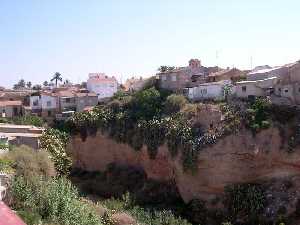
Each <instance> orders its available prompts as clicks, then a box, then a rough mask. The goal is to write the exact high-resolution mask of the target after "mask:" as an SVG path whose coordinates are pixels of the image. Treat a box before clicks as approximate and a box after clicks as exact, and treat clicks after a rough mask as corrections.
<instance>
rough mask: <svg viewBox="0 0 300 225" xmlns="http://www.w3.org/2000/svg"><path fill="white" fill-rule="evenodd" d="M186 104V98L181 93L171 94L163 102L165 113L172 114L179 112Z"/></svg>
mask: <svg viewBox="0 0 300 225" xmlns="http://www.w3.org/2000/svg"><path fill="white" fill-rule="evenodd" d="M186 104H187V100H186V98H185V97H184V96H183V95H176V94H172V95H170V96H168V97H167V100H166V102H165V113H166V114H172V113H176V112H179V111H180V109H182V108H183V107H184V106H185V105H186Z"/></svg>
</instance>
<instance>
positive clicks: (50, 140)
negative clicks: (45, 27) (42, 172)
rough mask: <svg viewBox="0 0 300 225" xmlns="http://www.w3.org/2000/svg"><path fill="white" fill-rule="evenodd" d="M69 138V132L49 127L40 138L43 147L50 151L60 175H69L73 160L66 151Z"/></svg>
mask: <svg viewBox="0 0 300 225" xmlns="http://www.w3.org/2000/svg"><path fill="white" fill-rule="evenodd" d="M68 140H69V136H68V135H67V133H64V132H61V131H59V130H56V129H47V130H46V131H44V133H43V135H42V137H41V138H40V141H41V148H42V149H45V150H47V151H48V152H49V153H50V157H51V159H52V160H53V162H54V166H55V169H56V171H57V173H58V175H59V176H62V175H67V174H68V173H69V172H70V169H71V165H72V161H71V159H70V157H69V156H68V155H67V153H66V146H67V144H68Z"/></svg>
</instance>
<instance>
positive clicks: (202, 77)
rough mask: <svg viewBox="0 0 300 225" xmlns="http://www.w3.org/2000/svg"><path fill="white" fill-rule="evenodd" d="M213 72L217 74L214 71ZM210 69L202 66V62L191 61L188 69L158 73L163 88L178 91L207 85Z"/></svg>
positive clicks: (179, 68) (180, 68)
mask: <svg viewBox="0 0 300 225" xmlns="http://www.w3.org/2000/svg"><path fill="white" fill-rule="evenodd" d="M211 72H215V70H212V71H211ZM209 73H210V69H209V68H207V67H204V66H202V65H201V62H200V60H198V59H191V60H190V61H189V65H188V66H187V67H178V68H174V69H173V68H172V69H169V70H167V71H163V72H160V73H158V74H157V75H158V78H159V85H160V87H161V88H164V89H167V90H172V91H178V90H182V89H184V88H186V87H196V86H198V85H199V84H202V83H205V82H206V78H207V76H208V74H209Z"/></svg>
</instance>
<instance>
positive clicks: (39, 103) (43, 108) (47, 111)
mask: <svg viewBox="0 0 300 225" xmlns="http://www.w3.org/2000/svg"><path fill="white" fill-rule="evenodd" d="M30 108H31V111H32V113H35V114H37V115H39V116H42V117H52V116H54V115H55V113H56V111H57V108H58V98H57V96H55V95H54V94H52V93H48V92H37V93H34V94H32V95H31V96H30Z"/></svg>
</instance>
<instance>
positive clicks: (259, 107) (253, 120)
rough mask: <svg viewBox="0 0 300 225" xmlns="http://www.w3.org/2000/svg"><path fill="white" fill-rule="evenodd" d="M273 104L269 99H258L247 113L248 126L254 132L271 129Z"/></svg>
mask: <svg viewBox="0 0 300 225" xmlns="http://www.w3.org/2000/svg"><path fill="white" fill-rule="evenodd" d="M270 110H271V103H270V101H268V100H267V99H264V98H258V99H256V100H255V102H254V103H252V104H250V107H249V108H248V110H247V111H246V125H247V126H248V127H249V128H250V129H251V130H252V131H253V132H255V133H256V132H258V131H259V130H261V129H266V128H269V127H270V123H271V122H270V119H271V116H270Z"/></svg>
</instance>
